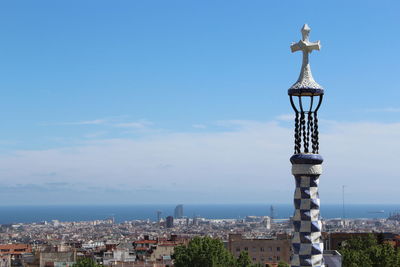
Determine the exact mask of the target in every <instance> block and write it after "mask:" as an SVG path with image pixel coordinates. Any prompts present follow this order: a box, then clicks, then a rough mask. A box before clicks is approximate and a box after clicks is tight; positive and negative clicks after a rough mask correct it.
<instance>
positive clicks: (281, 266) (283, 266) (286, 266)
mask: <svg viewBox="0 0 400 267" xmlns="http://www.w3.org/2000/svg"><path fill="white" fill-rule="evenodd" d="M278 267H290V266H289V264H287V263H286V262H283V261H280V262H279V263H278Z"/></svg>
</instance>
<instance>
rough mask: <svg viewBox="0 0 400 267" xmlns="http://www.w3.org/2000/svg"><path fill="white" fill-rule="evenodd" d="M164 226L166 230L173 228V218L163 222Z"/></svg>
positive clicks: (169, 217)
mask: <svg viewBox="0 0 400 267" xmlns="http://www.w3.org/2000/svg"><path fill="white" fill-rule="evenodd" d="M165 226H166V227H167V228H173V227H174V217H172V216H168V217H167V218H166V220H165Z"/></svg>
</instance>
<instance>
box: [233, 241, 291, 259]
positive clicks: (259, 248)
mask: <svg viewBox="0 0 400 267" xmlns="http://www.w3.org/2000/svg"><path fill="white" fill-rule="evenodd" d="M290 248H291V242H290V239H289V238H285V239H244V238H243V237H242V235H241V234H230V235H229V240H228V249H229V251H230V252H231V253H232V254H233V255H234V256H235V257H236V258H237V257H239V255H240V253H241V252H242V251H245V252H247V253H248V254H249V256H250V258H251V259H252V261H253V263H261V264H266V263H277V262H280V261H283V262H286V263H290V255H291V251H290Z"/></svg>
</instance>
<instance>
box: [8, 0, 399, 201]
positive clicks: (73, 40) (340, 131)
mask: <svg viewBox="0 0 400 267" xmlns="http://www.w3.org/2000/svg"><path fill="white" fill-rule="evenodd" d="M399 11H400V4H399V3H398V1H324V2H321V1H307V2H304V1H99V0H96V1H25V2H22V1H21V2H17V1H8V2H2V3H0V40H1V42H0V73H1V75H0V92H1V95H0V96H1V97H0V104H1V105H0V110H1V112H0V114H1V116H0V118H1V124H2V131H0V144H1V146H0V172H1V174H0V185H1V186H2V188H3V190H2V191H3V193H2V196H0V200H1V203H3V204H5V205H6V204H7V203H8V201H9V199H10V198H11V197H13V198H14V197H17V198H18V201H17V203H18V204H26V203H29V204H32V203H33V204H43V203H55V204H57V203H64V204H68V203H92V202H96V203H108V202H109V201H110V200H105V197H104V196H108V198H110V199H112V201H111V202H115V203H149V202H152V203H158V202H170V203H178V202H179V203H189V202H190V203H205V202H213V201H214V202H221V203H225V202H228V203H229V202H260V203H264V202H266V203H271V202H280V203H288V202H290V201H291V198H292V192H293V190H294V182H293V178H292V177H291V175H290V172H289V170H290V164H289V162H288V158H289V157H290V155H291V153H292V147H293V144H292V142H293V140H292V132H291V131H292V123H291V121H290V120H288V118H290V116H289V114H291V112H292V111H291V109H290V106H289V101H288V97H287V94H286V91H287V88H289V87H290V85H291V84H292V83H294V82H295V81H296V79H297V76H298V73H299V69H300V65H301V55H300V53H296V54H292V53H290V49H289V46H290V44H291V42H295V41H298V40H299V39H300V37H301V35H300V28H301V27H302V25H303V24H304V23H308V24H309V25H310V26H311V28H312V31H311V35H310V39H311V40H321V44H322V50H321V51H319V52H314V53H313V54H312V55H311V66H312V69H313V74H314V77H315V79H316V81H317V82H319V83H320V84H321V85H323V86H324V87H325V89H326V98H325V101H324V103H323V106H322V109H321V112H320V116H321V123H320V128H321V130H322V136H321V150H320V152H321V153H322V154H323V155H324V157H325V158H326V162H325V165H326V171H325V173H324V176H323V180H321V197H322V199H323V200H325V201H326V202H330V203H335V202H340V199H341V198H340V192H341V186H342V184H346V186H348V191H349V197H348V198H349V201H350V202H354V203H365V202H367V203H371V202H372V203H375V202H376V203H380V202H381V203H398V202H399V200H398V199H396V198H395V197H394V196H395V195H396V193H397V192H396V190H395V189H396V188H398V186H400V182H398V179H397V177H398V168H397V166H396V164H397V162H398V160H399V156H398V155H397V153H395V152H396V151H398V150H397V148H398V146H399V144H398V143H399V142H398V140H399V137H400V120H399V115H400V105H399V104H398V99H399V97H400V94H399V89H400V88H399V85H398V84H399V83H398V75H399V73H400V56H399V51H398V49H397V44H398V43H399V42H400V34H399V33H400V32H399V25H400V18H399V16H398V14H399ZM371 154H372V155H371ZM377 155H379V156H377ZM382 155H384V156H382ZM366 166H368V167H366ZM388 166H389V167H388ZM377 178H378V179H377ZM321 179H322V178H321ZM360 180H362V181H363V183H361V185H360ZM382 192H386V196H385V197H382V196H381V195H382ZM149 195H150V196H151V197H150V198H149ZM238 195H240V198H238ZM371 196H374V197H373V199H371ZM324 198H325V199H324ZM14 203H15V202H14Z"/></svg>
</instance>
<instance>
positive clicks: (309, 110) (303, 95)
mask: <svg viewBox="0 0 400 267" xmlns="http://www.w3.org/2000/svg"><path fill="white" fill-rule="evenodd" d="M310 31H311V29H310V27H308V25H307V24H305V25H304V26H303V28H302V29H301V33H302V37H303V38H302V40H300V41H299V42H297V43H294V44H292V45H291V46H290V47H291V49H292V52H296V51H302V53H303V64H302V66H301V71H300V75H299V78H298V79H297V81H296V82H295V83H294V84H293V85H292V86H291V87H290V88H289V90H288V94H289V96H290V103H291V105H292V107H293V109H294V111H295V115H296V117H295V130H294V131H295V133H294V139H295V140H294V143H295V146H294V153H295V154H299V153H313V154H318V150H319V139H318V113H317V112H318V109H319V107H320V106H321V103H322V98H323V95H324V89H323V88H322V86H321V85H319V84H318V83H317V82H316V81H315V80H314V78H313V76H312V73H311V67H310V63H309V54H310V53H311V52H312V51H313V50H320V48H321V44H320V42H319V41H317V42H310V41H309V38H308V37H309V34H310ZM308 98H309V99H308ZM295 99H297V101H296V100H295ZM306 102H307V103H308V104H309V106H308V107H306V106H305V103H306ZM315 103H317V104H316V105H315Z"/></svg>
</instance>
